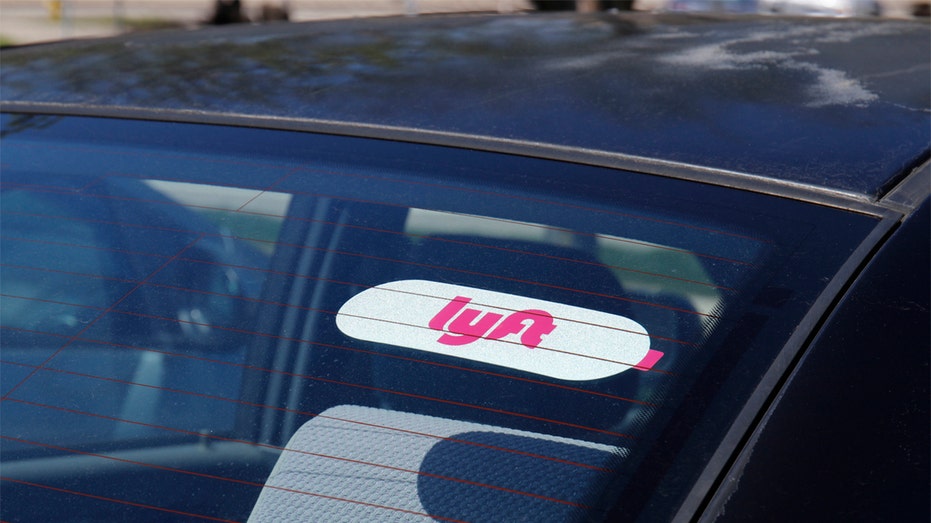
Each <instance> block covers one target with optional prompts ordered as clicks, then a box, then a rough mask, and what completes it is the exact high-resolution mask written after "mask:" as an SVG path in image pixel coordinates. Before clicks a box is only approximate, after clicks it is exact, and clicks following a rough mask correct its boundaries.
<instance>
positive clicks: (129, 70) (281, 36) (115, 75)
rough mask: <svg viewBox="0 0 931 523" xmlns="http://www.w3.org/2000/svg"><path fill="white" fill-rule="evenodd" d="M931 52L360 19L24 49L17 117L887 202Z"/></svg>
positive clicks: (922, 124)
mask: <svg viewBox="0 0 931 523" xmlns="http://www.w3.org/2000/svg"><path fill="white" fill-rule="evenodd" d="M929 43H931V27H929V26H928V24H924V23H912V22H907V21H888V20H886V21H875V20H836V21H831V20H811V19H781V18H772V17H761V18H756V17H751V18H727V17H723V18H722V17H701V18H691V17H686V16H681V15H646V14H634V15H599V16H589V17H584V16H578V15H574V14H573V15H555V16H549V15H529V16H528V15H514V16H468V17H436V18H432V17H431V18H420V19H405V18H397V19H376V20H355V21H338V22H325V23H313V24H290V25H282V26H275V27H251V28H236V29H220V30H207V31H202V32H182V33H169V34H167V35H165V34H162V35H142V36H134V37H128V38H121V39H113V40H103V41H91V42H71V43H68V44H65V45H58V46H55V45H52V46H36V47H31V48H25V49H20V50H14V51H13V52H7V53H5V54H4V57H3V63H4V78H3V84H2V87H3V89H2V90H3V98H4V103H5V104H6V107H8V108H10V107H13V108H15V107H23V106H29V105H31V106H41V105H43V104H54V106H55V107H56V109H57V110H59V111H62V110H65V108H69V107H70V108H71V110H74V111H80V110H84V111H85V112H95V111H100V110H103V111H111V112H112V111H116V112H117V113H118V112H120V111H131V110H134V109H135V110H140V109H142V110H145V111H148V112H149V114H150V115H152V116H154V117H164V118H172V117H173V118H181V119H185V118H187V119H202V118H204V115H214V116H217V115H220V116H222V115H235V116H239V117H245V118H246V119H247V120H248V119H250V118H264V119H266V120H265V123H264V125H271V126H275V125H287V126H288V127H289V128H294V127H297V128H306V129H308V130H320V123H321V122H329V123H333V122H338V123H340V124H341V125H349V126H358V127H359V128H365V129H367V131H365V132H364V133H363V134H367V135H375V136H379V137H397V136H399V134H398V131H399V130H412V131H413V132H415V133H420V134H419V135H417V136H415V137H414V138H413V139H417V140H418V141H428V142H430V141H432V142H435V143H450V144H453V145H455V144H456V143H457V140H459V138H457V137H484V138H486V139H490V140H491V141H492V142H497V144H498V146H497V148H498V149H499V150H507V149H508V145H507V144H513V143H525V144H536V145H539V146H540V147H541V148H542V149H543V152H542V153H541V155H542V156H553V155H552V154H549V155H548V154H546V153H545V150H546V149H547V148H549V149H551V150H569V151H574V152H580V151H581V152H595V153H597V154H602V155H604V154H607V155H625V156H627V157H636V158H649V159H658V160H662V161H667V162H674V163H676V164H684V165H692V166H699V167H702V168H709V169H714V170H720V171H726V172H735V173H743V174H749V175H756V176H763V177H769V178H776V179H781V180H786V181H789V182H798V183H802V184H806V185H814V186H819V187H824V188H828V189H831V190H836V191H842V192H846V193H854V194H858V195H865V196H868V197H871V198H877V197H880V196H881V195H882V194H883V193H884V192H885V191H886V190H888V189H889V188H890V187H891V186H892V185H894V184H895V183H896V182H897V181H898V180H900V179H901V178H902V177H903V176H904V175H905V174H907V173H908V172H910V170H911V169H912V168H913V167H914V166H916V165H917V164H919V163H921V162H922V161H923V160H924V159H925V158H927V155H928V144H929V142H931V116H929V99H931V85H929V82H928V81H927V78H928V74H929V67H931V61H929V56H928V49H929ZM91 108H93V110H90V109H91ZM185 115H187V116H185ZM192 115H193V116H192ZM276 122H277V123H276ZM459 141H460V142H461V140H459ZM492 148H494V146H493V147H492ZM645 170H648V169H645Z"/></svg>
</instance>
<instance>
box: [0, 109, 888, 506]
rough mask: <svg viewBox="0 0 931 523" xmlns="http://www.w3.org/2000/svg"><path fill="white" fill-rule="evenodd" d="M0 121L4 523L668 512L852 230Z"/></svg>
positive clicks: (574, 176) (552, 171) (865, 228)
mask: <svg viewBox="0 0 931 523" xmlns="http://www.w3.org/2000/svg"><path fill="white" fill-rule="evenodd" d="M14 118H17V120H16V125H15V126H13V125H9V122H10V120H12V119H14ZM5 121H6V122H7V124H8V128H9V129H14V127H15V130H14V131H13V132H10V133H9V134H8V135H7V136H6V138H5V141H4V160H3V161H4V172H3V180H2V184H3V185H2V187H3V193H2V198H3V200H2V213H3V215H2V222H0V227H2V239H3V244H2V251H0V257H2V278H3V283H2V285H3V292H2V294H3V305H2V313H0V314H2V327H3V330H2V336H3V337H2V367H0V368H2V372H3V375H2V386H3V401H2V409H3V410H2V416H3V418H2V419H3V425H2V437H0V443H2V451H3V463H4V479H5V480H4V482H3V484H2V485H3V488H4V492H3V494H4V506H3V509H2V511H3V518H4V520H7V519H9V520H18V519H62V514H61V513H60V512H59V511H60V510H61V507H65V506H67V507H69V508H68V510H69V511H70V512H71V514H73V515H75V516H74V517H75V518H77V519H81V518H91V519H97V520H107V519H113V520H118V519H126V518H130V517H132V518H141V519H152V518H158V517H159V516H165V515H166V514H170V515H173V516H174V517H181V516H184V517H187V516H191V517H204V518H217V519H230V520H245V519H247V518H248V517H249V516H250V515H252V517H253V519H254V520H256V521H260V520H263V519H276V518H279V517H282V514H292V515H293V514H297V515H298V517H304V516H305V515H307V514H312V516H311V518H312V519H318V520H335V519H336V518H337V517H344V518H348V519H350V520H351V519H355V520H359V519H371V520H379V519H386V518H389V517H395V516H398V517H400V516H404V517H405V518H415V519H416V518H431V517H432V518H434V519H439V520H467V521H482V520H494V519H496V517H500V516H501V515H502V514H508V516H507V517H506V518H505V519H512V518H517V517H530V518H531V519H534V520H546V519H548V518H549V519H558V520H564V519H567V518H568V519H572V518H581V519H595V520H597V519H600V518H602V517H604V516H605V514H606V513H607V512H608V511H610V510H611V509H612V508H613V507H614V506H615V505H616V503H617V502H618V501H619V500H630V499H632V498H633V499H634V501H628V502H629V506H630V507H631V509H630V510H631V512H630V514H631V517H632V518H633V517H635V516H637V515H639V514H640V513H641V511H650V510H652V511H653V512H650V514H652V516H654V517H661V518H662V517H666V516H668V514H665V513H664V512H663V511H664V510H671V509H672V508H670V507H674V506H675V500H676V499H680V498H681V496H683V495H684V492H685V491H686V490H687V486H688V483H689V481H692V480H693V479H694V477H696V476H697V474H698V473H699V471H700V463H702V462H703V461H702V460H703V459H707V455H708V454H710V452H712V451H713V449H714V445H715V442H716V441H718V439H719V438H720V437H722V434H723V430H725V429H726V427H727V426H728V424H729V423H730V422H731V421H732V420H733V417H734V416H735V415H736V412H737V410H738V409H739V408H740V406H741V405H743V403H744V402H745V401H746V398H747V397H748V396H749V395H750V394H751V393H752V391H753V389H754V387H755V386H756V384H757V382H758V380H759V378H760V376H761V375H762V373H763V372H764V371H765V370H766V368H768V366H769V364H770V363H772V361H773V359H774V358H776V357H777V355H778V353H779V350H780V349H781V347H782V345H783V344H784V343H785V341H786V340H787V339H788V337H789V336H790V335H791V334H792V333H793V332H794V330H795V329H796V325H797V324H798V323H799V321H800V320H801V318H802V317H803V316H804V315H805V313H806V312H807V311H808V308H809V307H810V304H811V303H812V302H813V301H814V300H815V299H816V298H817V297H818V296H819V295H820V293H821V292H822V291H823V290H824V288H825V285H826V282H827V281H829V280H830V279H831V278H832V277H833V275H834V274H835V272H836V271H837V270H838V268H839V267H840V266H841V265H842V264H843V263H844V261H845V260H846V259H847V257H848V256H849V255H850V254H851V253H852V252H853V251H854V250H855V249H856V248H857V247H858V245H859V244H860V242H861V241H862V239H863V238H864V237H865V236H866V235H867V234H868V233H869V232H870V231H871V230H872V228H873V227H874V226H875V225H876V219H875V218H872V217H869V216H865V215H861V214H856V213H849V212H844V211H841V210H838V209H830V208H824V207H819V206H815V205H811V204H806V203H801V202H795V201H789V200H781V199H777V198H773V197H769V196H765V195H761V194H752V193H745V192H740V191H734V190H730V189H726V188H720V187H711V186H705V185H702V184H698V183H695V182H686V181H681V180H673V179H668V178H661V177H653V176H647V175H643V174H637V173H633V172H626V171H617V170H609V169H602V168H595V167H589V166H584V165H574V164H569V163H561V162H552V161H544V160H537V159H532V158H524V157H516V156H506V155H498V154H490V153H480V152H476V151H465V150H456V149H445V148H441V147H430V146H422V145H412V144H403V143H396V142H388V141H377V140H362V139H352V138H345V137H335V136H324V135H313V134H304V133H292V132H273V131H261V130H257V129H236V128H225V127H217V126H196V125H184V124H168V123H154V122H148V123H146V122H132V121H119V120H95V119H87V118H62V119H54V120H52V121H51V122H49V121H48V120H43V125H30V122H33V123H34V122H35V119H32V120H31V119H29V118H22V117H7V120H5ZM696 441H699V442H700V443H698V444H696V443H695V442H696ZM387 442H391V443H390V444H388V443H387ZM684 449H689V452H684ZM276 463H277V465H276ZM464 463H471V464H472V465H471V466H470V467H465V468H464V465H463V464H464ZM673 476H674V477H675V478H676V481H678V482H679V483H680V484H676V482H673V483H672V485H674V487H673V488H671V490H669V491H668V492H665V491H664V492H663V496H665V497H667V498H669V499H671V500H673V501H671V502H670V503H669V504H668V505H667V506H666V507H660V508H655V507H648V506H647V505H648V503H647V499H648V498H649V497H650V496H651V495H652V494H653V491H652V490H651V489H653V488H656V487H657V485H660V484H663V485H668V484H669V483H668V482H666V480H667V479H668V477H673ZM550 477H551V478H562V479H564V480H565V481H552V480H549V479H547V480H545V481H544V480H543V479H542V478H550ZM664 482H665V483H664ZM388 484H390V485H392V487H391V488H390V489H388V490H385V488H387V487H385V485H388ZM664 488H665V487H664ZM11 499H12V500H14V501H12V502H11V501H9V500H11ZM17 500H18V501H17ZM40 500H44V502H41V503H40V502H39V501H40ZM55 502H61V503H66V505H65V504H62V505H56V503H55ZM289 508H290V509H289ZM282 511H283V512H282ZM644 514H646V512H644ZM664 514H665V515H664ZM521 515H523V516H521Z"/></svg>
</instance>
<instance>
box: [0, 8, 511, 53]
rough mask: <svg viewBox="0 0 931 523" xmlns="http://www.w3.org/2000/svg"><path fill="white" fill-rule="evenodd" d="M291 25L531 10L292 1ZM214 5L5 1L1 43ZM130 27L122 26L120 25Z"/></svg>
mask: <svg viewBox="0 0 931 523" xmlns="http://www.w3.org/2000/svg"><path fill="white" fill-rule="evenodd" d="M282 1H285V0H242V2H243V6H244V10H245V11H246V13H247V15H249V16H250V17H253V18H258V16H259V11H260V9H261V7H262V4H263V3H268V4H272V5H276V4H277V5H281V2H282ZM287 1H288V2H289V7H290V13H291V19H292V20H295V21H301V20H323V19H334V18H352V17H361V16H392V15H416V14H427V13H440V12H509V11H522V10H528V9H530V1H529V0H287ZM213 5H214V0H0V38H2V40H3V42H4V43H14V44H27V43H34V42H44V41H50V40H58V39H61V38H83V37H92V36H107V35H113V34H117V33H120V32H122V31H124V27H127V26H134V27H138V26H144V25H148V26H157V25H178V26H182V27H196V26H197V25H200V24H202V23H203V22H204V21H205V20H207V19H209V18H210V15H211V13H212V11H213ZM121 19H122V20H126V21H128V22H127V24H125V25H122V26H121V24H120V22H119V21H120V20H121Z"/></svg>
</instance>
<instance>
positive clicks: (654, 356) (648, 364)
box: [634, 349, 663, 370]
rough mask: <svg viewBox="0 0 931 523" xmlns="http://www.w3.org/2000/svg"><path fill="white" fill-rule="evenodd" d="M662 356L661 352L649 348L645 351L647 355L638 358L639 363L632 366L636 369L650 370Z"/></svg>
mask: <svg viewBox="0 0 931 523" xmlns="http://www.w3.org/2000/svg"><path fill="white" fill-rule="evenodd" d="M662 357H663V353H662V352H660V351H658V350H653V349H650V350H648V351H647V355H646V356H644V357H643V359H642V360H640V363H638V364H636V365H634V368H635V369H637V370H650V369H652V368H653V365H656V362H657V361H659V359H660V358H662Z"/></svg>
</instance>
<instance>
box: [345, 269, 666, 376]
mask: <svg viewBox="0 0 931 523" xmlns="http://www.w3.org/2000/svg"><path fill="white" fill-rule="evenodd" d="M336 325H337V326H338V327H339V329H340V330H341V331H342V332H343V333H344V334H346V335H348V336H352V337H353V338H357V339H361V340H366V341H374V342H378V343H387V344H390V345H396V346H399V347H406V348H410V349H417V350H422V351H426V352H433V353H437V354H446V355H451V356H456V357H459V358H464V359H468V360H473V361H480V362H483V363H490V364H492V365H499V366H502V367H509V368H512V369H516V370H520V371H526V372H532V373H534V374H539V375H543V376H548V377H551V378H557V379H562V380H571V381H583V380H594V379H599V378H606V377H608V376H613V375H615V374H619V373H621V372H624V371H625V370H628V369H631V368H634V369H638V370H648V369H650V368H651V367H652V366H653V365H654V364H655V363H656V362H657V361H659V359H660V358H661V357H662V356H663V353H662V352H659V351H655V350H651V349H650V337H649V335H648V334H647V331H646V329H644V328H643V326H642V325H640V324H639V323H637V322H635V321H634V320H632V319H630V318H625V317H624V316H618V315H614V314H608V313H605V312H599V311H594V310H590V309H584V308H581V307H575V306H572V305H564V304H561V303H554V302H549V301H543V300H537V299H533V298H527V297H524V296H516V295H513V294H505V293H501V292H494V291H488V290H483V289H475V288H472V287H463V286H461V285H451V284H448V283H439V282H432V281H424V280H404V281H395V282H390V283H385V284H382V285H379V286H377V287H372V288H370V289H366V290H364V291H362V292H361V293H359V294H357V295H355V296H353V297H352V298H351V299H350V300H349V301H347V302H346V303H345V304H343V306H342V307H340V309H339V312H338V313H337V316H336Z"/></svg>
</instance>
